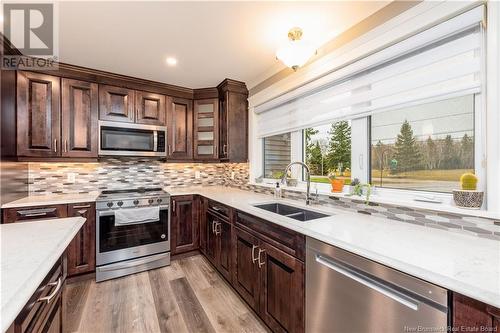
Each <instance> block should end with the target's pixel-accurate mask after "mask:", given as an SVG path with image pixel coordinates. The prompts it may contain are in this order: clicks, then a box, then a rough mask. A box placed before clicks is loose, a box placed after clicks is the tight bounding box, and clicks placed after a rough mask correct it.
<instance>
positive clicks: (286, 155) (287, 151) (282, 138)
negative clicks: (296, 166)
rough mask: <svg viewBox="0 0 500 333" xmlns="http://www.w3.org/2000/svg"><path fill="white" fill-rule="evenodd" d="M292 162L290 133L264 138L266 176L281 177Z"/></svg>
mask: <svg viewBox="0 0 500 333" xmlns="http://www.w3.org/2000/svg"><path fill="white" fill-rule="evenodd" d="M290 162H291V140H290V133H285V134H278V135H273V136H268V137H266V138H264V177H265V178H281V176H282V175H283V171H284V170H285V168H286V166H287V165H288V164H289V163H290Z"/></svg>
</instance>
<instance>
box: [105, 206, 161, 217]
mask: <svg viewBox="0 0 500 333" xmlns="http://www.w3.org/2000/svg"><path fill="white" fill-rule="evenodd" d="M168 208H169V205H165V206H160V211H164V210H168ZM119 209H134V208H119ZM115 211H116V209H113V210H99V211H98V212H97V215H98V216H112V215H115Z"/></svg>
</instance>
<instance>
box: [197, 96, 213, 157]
mask: <svg viewBox="0 0 500 333" xmlns="http://www.w3.org/2000/svg"><path fill="white" fill-rule="evenodd" d="M218 124H219V100H218V99H217V98H213V99H203V100H195V101H194V122H193V136H194V159H196V160H216V159H218V158H219V154H218V149H219V126H218Z"/></svg>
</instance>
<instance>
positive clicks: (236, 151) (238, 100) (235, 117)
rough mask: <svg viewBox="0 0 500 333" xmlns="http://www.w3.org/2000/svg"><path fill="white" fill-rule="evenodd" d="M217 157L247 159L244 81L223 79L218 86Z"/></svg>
mask: <svg viewBox="0 0 500 333" xmlns="http://www.w3.org/2000/svg"><path fill="white" fill-rule="evenodd" d="M218 89H219V95H220V110H219V135H220V138H219V145H220V147H219V157H220V159H221V160H222V161H227V162H247V161H248V90H247V88H246V85H245V83H243V82H239V81H234V80H229V79H225V80H224V81H223V82H222V83H221V84H220V85H219V86H218Z"/></svg>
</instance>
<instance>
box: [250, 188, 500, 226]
mask: <svg viewBox="0 0 500 333" xmlns="http://www.w3.org/2000/svg"><path fill="white" fill-rule="evenodd" d="M248 184H249V185H255V186H262V187H267V188H274V184H269V183H256V182H249V183H248ZM324 185H326V184H318V185H317V189H318V194H321V195H328V196H330V197H336V198H346V199H353V200H364V199H365V197H364V196H362V197H360V196H357V195H350V194H349V193H348V192H346V191H347V190H348V189H349V187H348V186H345V187H344V192H342V193H333V192H331V191H330V190H329V186H328V187H327V186H324ZM314 186H315V185H314V184H311V193H312V194H314V193H315V188H314ZM282 189H284V190H288V191H296V192H306V188H305V185H302V184H299V185H298V186H295V187H288V186H286V185H282ZM374 192H375V193H373V194H372V195H370V202H374V203H378V204H386V205H398V206H403V207H408V208H413V209H425V210H433V211H437V212H443V213H452V214H458V215H465V216H473V217H482V218H488V219H500V212H492V211H487V210H474V209H466V208H460V207H457V206H455V205H453V204H452V203H451V202H452V200H451V199H450V201H449V202H446V200H444V201H443V202H442V203H430V202H420V201H416V200H414V199H410V198H401V197H394V196H389V195H385V194H377V193H376V192H377V189H375V191H374ZM450 198H451V197H450Z"/></svg>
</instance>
